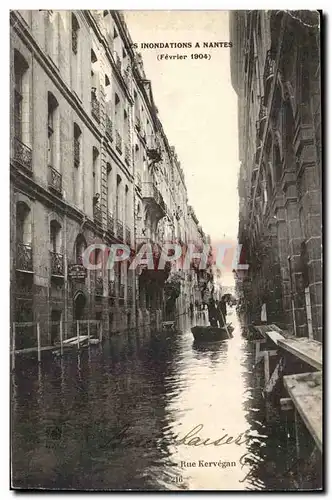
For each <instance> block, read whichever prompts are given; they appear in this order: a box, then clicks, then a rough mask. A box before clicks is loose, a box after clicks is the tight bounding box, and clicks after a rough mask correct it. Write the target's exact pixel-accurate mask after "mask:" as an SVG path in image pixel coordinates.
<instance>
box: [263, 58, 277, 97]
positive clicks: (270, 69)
mask: <svg viewBox="0 0 332 500" xmlns="http://www.w3.org/2000/svg"><path fill="white" fill-rule="evenodd" d="M274 58H275V53H274V51H272V50H268V51H267V53H266V60H265V67H264V75H263V79H264V88H265V92H264V99H265V100H264V104H265V106H266V105H267V99H268V96H269V91H270V85H271V82H272V80H273V77H274V73H275V60H274Z"/></svg>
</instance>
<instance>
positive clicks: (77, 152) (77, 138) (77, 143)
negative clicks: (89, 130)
mask: <svg viewBox="0 0 332 500" xmlns="http://www.w3.org/2000/svg"><path fill="white" fill-rule="evenodd" d="M81 136H82V132H81V129H80V127H79V126H78V125H77V124H76V123H74V167H76V168H78V167H79V166H80V164H81Z"/></svg>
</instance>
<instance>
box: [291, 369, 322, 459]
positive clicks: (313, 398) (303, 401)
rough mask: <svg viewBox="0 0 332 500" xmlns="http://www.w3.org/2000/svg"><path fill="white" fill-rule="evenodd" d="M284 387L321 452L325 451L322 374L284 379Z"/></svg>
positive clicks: (301, 374) (306, 374) (308, 374)
mask: <svg viewBox="0 0 332 500" xmlns="http://www.w3.org/2000/svg"><path fill="white" fill-rule="evenodd" d="M284 386H285V388H286V390H287V392H288V394H289V396H290V397H291V399H292V401H293V403H294V406H295V408H296V410H297V411H298V413H299V414H300V416H301V418H302V420H303V422H304V423H305V425H306V427H307V429H308V431H309V432H310V434H311V435H312V437H313V438H314V440H315V443H316V445H317V446H318V448H319V450H320V451H322V449H323V440H322V435H323V404H322V400H323V397H322V396H323V390H322V372H313V373H300V374H297V375H287V376H285V377H284Z"/></svg>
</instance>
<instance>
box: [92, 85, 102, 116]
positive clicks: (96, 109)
mask: <svg viewBox="0 0 332 500" xmlns="http://www.w3.org/2000/svg"><path fill="white" fill-rule="evenodd" d="M91 114H92V116H93V117H94V119H95V120H96V121H97V122H98V123H99V122H100V102H99V101H98V99H97V95H96V93H95V91H92V92H91Z"/></svg>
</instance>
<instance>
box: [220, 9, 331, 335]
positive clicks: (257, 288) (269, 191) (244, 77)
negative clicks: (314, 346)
mask: <svg viewBox="0 0 332 500" xmlns="http://www.w3.org/2000/svg"><path fill="white" fill-rule="evenodd" d="M230 30H231V39H232V41H233V48H232V52H231V73H232V83H233V87H234V89H235V91H236V92H237V94H238V110H239V111H238V113H239V114H238V116H239V151H240V161H241V168H240V174H239V196H240V221H239V242H240V243H242V244H243V245H244V248H245V256H246V260H247V263H248V264H249V271H248V274H247V275H246V276H243V277H242V279H241V288H242V291H243V294H244V298H245V302H246V306H247V313H248V315H249V317H250V319H251V320H259V319H260V311H261V306H262V304H263V303H266V304H267V316H268V322H269V323H273V322H274V323H277V324H280V326H283V327H284V328H287V329H289V330H290V331H293V332H294V333H295V334H296V335H298V336H309V337H311V338H315V339H317V340H322V291H323V284H322V280H323V277H322V207H321V189H322V169H321V127H320V121H321V118H320V92H321V90H320V33H319V14H318V13H317V11H315V12H310V11H294V12H293V11H234V12H232V13H231V16H230Z"/></svg>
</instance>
